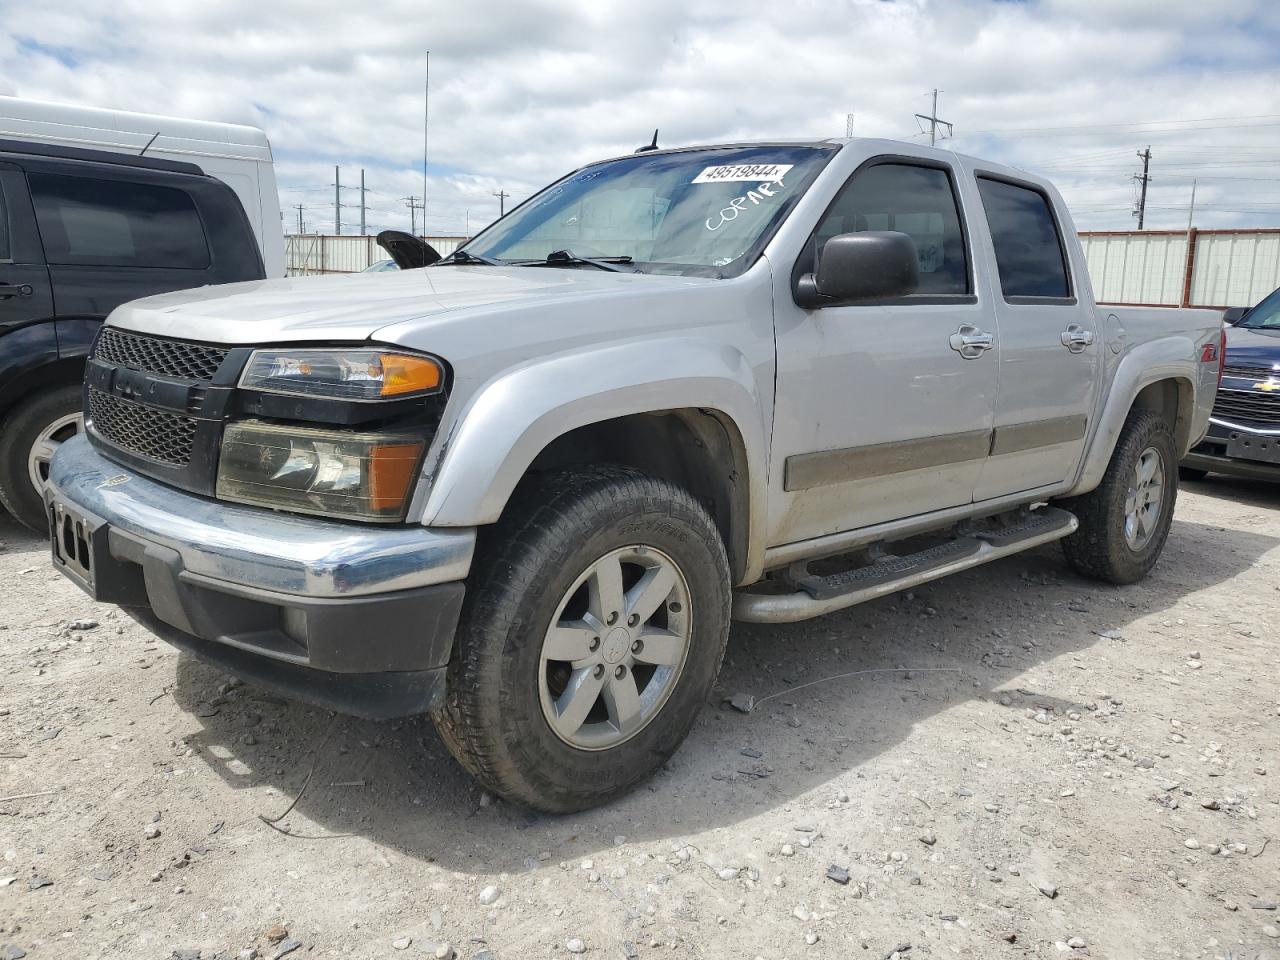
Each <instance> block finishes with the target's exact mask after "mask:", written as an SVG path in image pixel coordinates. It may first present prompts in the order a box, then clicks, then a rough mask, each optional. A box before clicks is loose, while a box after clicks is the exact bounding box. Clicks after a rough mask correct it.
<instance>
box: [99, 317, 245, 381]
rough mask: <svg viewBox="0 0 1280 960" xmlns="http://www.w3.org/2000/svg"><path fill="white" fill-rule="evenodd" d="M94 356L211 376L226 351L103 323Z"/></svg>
mask: <svg viewBox="0 0 1280 960" xmlns="http://www.w3.org/2000/svg"><path fill="white" fill-rule="evenodd" d="M93 356H94V358H95V359H97V360H103V361H106V362H107V363H115V364H119V365H120V366H122V367H131V368H132V369H134V370H143V371H145V372H147V373H158V374H161V375H162V376H166V377H181V378H183V379H185V380H212V379H213V377H214V374H216V373H217V372H218V367H220V366H222V361H223V360H225V359H226V358H227V351H226V350H222V349H219V348H218V347H209V346H205V345H204V344H201V343H183V342H181V341H179V340H161V339H160V338H158V337H149V336H145V335H143V334H137V333H127V332H125V331H124V330H117V329H116V328H115V327H103V329H102V333H101V334H99V335H98V342H97V344H96V345H95V346H94V348H93Z"/></svg>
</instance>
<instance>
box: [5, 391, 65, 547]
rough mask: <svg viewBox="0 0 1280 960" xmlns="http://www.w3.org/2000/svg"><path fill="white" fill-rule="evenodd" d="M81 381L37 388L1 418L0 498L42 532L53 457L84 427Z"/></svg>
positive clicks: (13, 512)
mask: <svg viewBox="0 0 1280 960" xmlns="http://www.w3.org/2000/svg"><path fill="white" fill-rule="evenodd" d="M80 404H81V395H80V387H79V386H76V385H73V384H69V385H67V386H65V387H55V388H54V389H52V390H46V391H45V392H43V393H39V394H36V395H35V396H34V397H32V398H31V399H29V400H26V401H25V402H23V403H21V404H19V405H18V406H17V407H16V408H14V409H13V410H11V411H10V412H9V415H8V416H7V417H5V419H4V421H3V423H0V503H3V504H4V506H5V507H6V508H8V510H9V512H10V513H12V514H13V515H14V516H15V517H16V518H17V519H18V520H20V521H21V522H22V523H24V524H25V525H26V526H28V527H30V528H31V529H32V530H34V531H36V532H37V533H44V532H45V530H46V529H47V528H48V520H47V519H46V518H45V512H44V485H45V483H46V482H47V481H48V479H49V462H50V461H51V460H52V459H53V455H54V453H56V452H57V449H58V447H59V446H61V445H62V443H64V442H65V441H67V440H69V439H71V438H72V437H74V436H75V435H76V434H77V433H80V432H81V431H82V430H84V419H83V417H82V416H81V412H80Z"/></svg>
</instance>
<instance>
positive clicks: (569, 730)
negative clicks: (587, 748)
mask: <svg viewBox="0 0 1280 960" xmlns="http://www.w3.org/2000/svg"><path fill="white" fill-rule="evenodd" d="M596 673H597V671H596V668H595V667H583V668H582V669H581V670H575V671H573V675H572V676H571V677H570V678H569V684H568V686H566V687H565V690H564V693H562V694H561V695H560V699H559V700H557V701H556V725H557V726H559V727H560V729H561V730H562V731H563V732H564V733H566V734H570V735H572V734H574V733H576V732H577V731H578V728H579V727H581V726H582V724H583V722H584V721H585V720H586V719H587V714H588V713H590V712H591V708H592V707H594V706H595V705H596V700H597V699H599V697H600V688H601V686H603V684H604V677H603V676H596Z"/></svg>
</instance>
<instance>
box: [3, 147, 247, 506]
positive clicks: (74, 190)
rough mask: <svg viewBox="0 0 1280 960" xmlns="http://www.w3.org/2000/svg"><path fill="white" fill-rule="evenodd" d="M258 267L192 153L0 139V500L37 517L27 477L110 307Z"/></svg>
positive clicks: (75, 397) (238, 216)
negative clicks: (183, 157)
mask: <svg viewBox="0 0 1280 960" xmlns="http://www.w3.org/2000/svg"><path fill="white" fill-rule="evenodd" d="M264 276H265V273H264V271H263V265H262V255H261V253H260V252H259V249H258V245H257V242H256V241H255V239H254V235H253V229H252V228H251V227H250V225H249V220H248V218H247V217H246V216H245V213H244V210H243V208H242V207H241V206H240V201H239V200H238V199H237V198H236V195H235V193H234V192H233V191H232V190H231V188H230V187H228V186H227V185H226V184H225V183H223V182H222V181H220V180H216V179H214V178H213V177H210V176H207V175H206V174H205V173H204V172H203V171H202V170H201V169H200V168H199V167H198V166H196V165H195V164H191V163H179V162H175V161H171V160H160V159H152V158H150V157H145V156H133V155H130V154H123V153H111V152H106V151H98V150H81V149H77V148H69V147H58V146H51V145H48V144H42V143H26V142H19V141H12V140H0V503H3V505H4V506H5V507H7V508H8V509H9V511H10V512H11V513H12V514H13V515H14V516H15V517H17V518H18V519H19V520H21V521H22V522H23V523H25V524H26V525H27V526H29V527H31V528H33V529H35V530H39V531H43V530H44V529H45V526H46V521H45V512H44V502H43V500H42V498H41V496H40V492H39V490H40V487H41V486H42V485H43V482H44V479H45V478H46V477H47V476H48V468H49V459H50V457H52V455H53V451H54V450H55V449H57V446H58V444H60V443H61V442H62V441H63V440H65V439H67V438H68V437H69V436H72V435H73V434H75V433H76V432H77V431H79V430H80V425H81V418H80V409H81V402H82V398H81V382H82V380H83V376H84V360H85V355H86V354H87V353H88V350H89V346H90V344H91V343H92V341H93V338H94V336H95V335H96V334H97V332H98V328H99V327H100V326H101V324H102V321H103V320H104V319H105V318H106V316H107V314H108V313H110V312H111V310H112V309H114V308H115V307H117V306H119V305H120V304H121V303H124V302H125V301H127V300H136V299H137V298H139V297H146V296H150V295H152V294H156V293H166V292H168V291H170V290H181V289H185V288H187V287H199V286H204V285H206V284H212V283H230V282H232V281H236V280H260V279H262V278H263V277H264Z"/></svg>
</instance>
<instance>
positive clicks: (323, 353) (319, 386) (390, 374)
mask: <svg viewBox="0 0 1280 960" xmlns="http://www.w3.org/2000/svg"><path fill="white" fill-rule="evenodd" d="M240 386H241V387H244V388H246V389H249V390H261V391H263V392H265V393H284V394H289V395H291V396H298V397H327V398H330V399H334V400H396V399H400V398H401V397H418V396H426V395H428V394H432V393H439V392H440V391H441V390H442V389H443V388H444V369H443V368H442V367H441V365H440V363H439V362H438V361H437V360H435V359H433V358H431V357H425V356H419V355H418V354H412V353H398V352H396V351H392V350H381V349H368V348H364V347H360V348H353V349H338V350H317V349H309V348H300V349H297V350H255V351H254V353H253V355H252V356H251V357H250V358H249V362H248V364H246V365H245V368H244V373H243V374H242V375H241V377H240Z"/></svg>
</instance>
